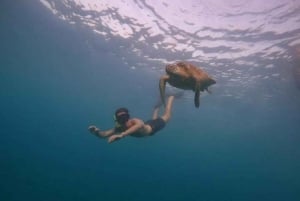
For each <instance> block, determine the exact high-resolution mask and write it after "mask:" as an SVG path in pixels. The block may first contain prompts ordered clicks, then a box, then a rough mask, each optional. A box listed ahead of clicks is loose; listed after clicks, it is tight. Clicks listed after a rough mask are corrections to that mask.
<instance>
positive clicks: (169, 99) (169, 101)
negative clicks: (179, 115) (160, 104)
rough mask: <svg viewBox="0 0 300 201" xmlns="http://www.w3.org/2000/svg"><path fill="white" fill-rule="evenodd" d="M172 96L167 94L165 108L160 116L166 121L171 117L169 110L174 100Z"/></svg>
mask: <svg viewBox="0 0 300 201" xmlns="http://www.w3.org/2000/svg"><path fill="white" fill-rule="evenodd" d="M174 98H175V97H174V96H169V97H168V100H167V104H166V108H165V112H164V114H163V115H162V116H161V118H162V119H163V120H164V121H165V122H168V121H169V120H170V118H171V110H172V105H173V101H174Z"/></svg>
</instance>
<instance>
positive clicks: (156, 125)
mask: <svg viewBox="0 0 300 201" xmlns="http://www.w3.org/2000/svg"><path fill="white" fill-rule="evenodd" d="M145 124H147V125H149V126H151V128H152V132H151V133H150V135H153V134H154V133H156V132H157V131H159V130H161V129H163V128H164V127H165V126H166V122H165V121H164V120H163V119H162V118H160V117H159V118H157V119H151V120H148V121H146V122H145Z"/></svg>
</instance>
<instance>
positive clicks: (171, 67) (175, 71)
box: [166, 64, 182, 75]
mask: <svg viewBox="0 0 300 201" xmlns="http://www.w3.org/2000/svg"><path fill="white" fill-rule="evenodd" d="M181 72H182V68H181V67H180V66H178V65H177V64H168V65H166V73H167V74H169V75H179V74H181Z"/></svg>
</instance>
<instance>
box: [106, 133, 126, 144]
mask: <svg viewBox="0 0 300 201" xmlns="http://www.w3.org/2000/svg"><path fill="white" fill-rule="evenodd" d="M122 137H123V136H122V135H112V136H110V137H109V138H108V143H112V142H114V141H117V140H119V139H121V138H122Z"/></svg>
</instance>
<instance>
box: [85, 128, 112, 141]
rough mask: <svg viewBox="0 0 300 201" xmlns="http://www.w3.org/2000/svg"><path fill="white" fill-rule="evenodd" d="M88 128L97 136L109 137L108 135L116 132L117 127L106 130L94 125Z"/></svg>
mask: <svg viewBox="0 0 300 201" xmlns="http://www.w3.org/2000/svg"><path fill="white" fill-rule="evenodd" d="M88 130H89V131H90V132H91V133H92V134H94V135H96V136H97V137H101V138H105V137H108V136H111V135H113V134H115V129H114V128H112V129H109V130H106V131H101V130H100V129H99V128H97V127H96V126H94V125H92V126H89V128H88Z"/></svg>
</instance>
